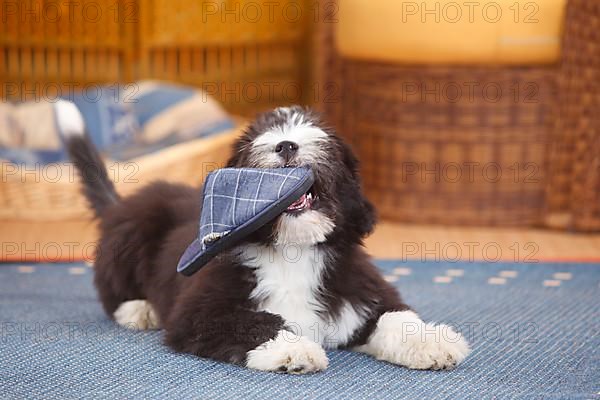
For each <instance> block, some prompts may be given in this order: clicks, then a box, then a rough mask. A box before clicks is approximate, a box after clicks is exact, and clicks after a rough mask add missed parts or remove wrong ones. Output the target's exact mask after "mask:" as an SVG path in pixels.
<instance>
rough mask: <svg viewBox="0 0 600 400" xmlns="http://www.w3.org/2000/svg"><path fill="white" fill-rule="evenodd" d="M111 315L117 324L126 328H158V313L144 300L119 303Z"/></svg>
mask: <svg viewBox="0 0 600 400" xmlns="http://www.w3.org/2000/svg"><path fill="white" fill-rule="evenodd" d="M113 317H114V318H115V321H116V322H117V324H119V325H121V326H124V327H125V328H128V329H137V330H145V329H159V328H160V323H159V320H158V315H157V314H156V311H154V308H153V307H152V305H151V304H150V303H149V302H148V301H146V300H130V301H126V302H124V303H121V305H120V306H119V308H117V311H115V312H114V314H113Z"/></svg>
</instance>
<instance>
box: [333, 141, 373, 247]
mask: <svg viewBox="0 0 600 400" xmlns="http://www.w3.org/2000/svg"><path fill="white" fill-rule="evenodd" d="M338 141H339V142H338V143H339V145H340V148H341V153H342V157H343V161H344V165H346V168H347V169H348V170H349V171H350V172H351V174H352V183H351V184H352V185H354V186H355V187H354V189H355V190H354V193H358V194H359V196H358V198H352V199H349V201H350V210H351V213H352V220H353V221H352V222H353V223H354V224H355V225H356V230H357V231H358V232H359V233H360V235H361V236H362V237H365V236H367V235H368V234H370V233H371V232H372V231H373V228H374V227H375V224H376V222H377V215H376V213H375V207H373V204H371V202H370V201H369V200H368V199H367V198H366V197H365V195H364V193H363V191H362V185H361V182H360V174H359V172H358V169H359V161H358V159H357V158H356V156H355V155H354V152H353V151H352V149H351V148H350V146H348V145H347V144H346V143H345V142H344V141H342V140H341V139H339V138H338Z"/></svg>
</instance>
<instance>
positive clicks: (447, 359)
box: [406, 324, 471, 370]
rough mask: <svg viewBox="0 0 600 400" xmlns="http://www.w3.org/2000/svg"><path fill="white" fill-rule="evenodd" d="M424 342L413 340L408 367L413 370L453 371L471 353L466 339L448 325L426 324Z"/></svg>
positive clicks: (407, 362) (407, 358) (407, 357)
mask: <svg viewBox="0 0 600 400" xmlns="http://www.w3.org/2000/svg"><path fill="white" fill-rule="evenodd" d="M424 325H425V331H426V334H425V336H424V337H423V338H422V340H411V344H410V345H411V347H412V350H413V352H412V354H410V355H407V356H406V366H407V367H408V368H413V369H435V370H439V369H452V368H454V367H456V366H457V365H458V364H460V363H461V362H462V361H463V360H464V359H465V358H466V357H467V355H469V353H470V352H471V350H470V348H469V344H468V343H467V341H466V340H465V339H464V337H463V336H462V335H461V334H459V333H457V332H456V331H455V330H454V329H453V328H452V327H451V326H448V325H443V324H441V325H433V324H424Z"/></svg>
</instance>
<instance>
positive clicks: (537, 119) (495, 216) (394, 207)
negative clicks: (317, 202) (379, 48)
mask: <svg viewBox="0 0 600 400" xmlns="http://www.w3.org/2000/svg"><path fill="white" fill-rule="evenodd" d="M598 13H599V12H598V4H597V2H591V1H588V2H585V1H572V2H570V3H569V10H568V15H567V20H568V21H567V24H566V26H567V28H566V34H565V40H564V45H563V47H564V49H565V50H564V54H563V66H562V68H559V67H558V66H553V65H549V66H547V67H497V66H496V67H494V66H490V67H473V66H439V67H425V66H407V65H395V64H383V63H378V62H369V61H357V60H351V59H347V58H342V57H339V56H338V55H337V54H336V51H335V46H334V40H333V31H334V29H333V26H332V24H321V25H320V27H319V29H320V31H319V38H320V50H319V51H320V55H321V56H320V59H321V68H322V69H323V70H322V71H321V74H320V79H322V82H321V86H322V87H324V88H325V89H326V90H325V95H324V96H323V98H321V99H320V100H321V104H320V106H321V108H322V109H323V110H324V111H325V113H326V114H327V116H328V117H329V118H330V119H331V120H332V121H333V122H334V124H335V126H336V127H337V128H338V129H339V131H340V133H341V134H342V135H343V136H345V137H346V138H347V139H348V140H349V141H350V142H351V143H352V144H353V146H354V147H355V150H356V151H357V153H358V155H359V158H360V159H361V162H362V172H363V175H364V180H365V186H366V189H367V192H368V195H369V196H370V197H371V198H372V200H374V201H375V203H376V204H377V206H378V210H379V212H380V214H381V215H382V216H383V217H387V218H392V219H394V220H399V221H410V222H419V223H443V224H466V225H511V226H540V225H544V224H545V225H548V226H554V227H561V228H566V227H571V228H573V229H577V230H597V229H600V219H599V217H598V215H600V214H599V207H600V201H599V200H598V199H599V197H600V186H599V182H600V171H599V169H598V165H600V161H599V159H598V157H599V156H598V154H599V152H598V150H595V152H594V149H598V148H599V147H600V144H599V139H598V135H599V134H598V129H599V128H598V126H600V123H599V122H598V121H599V119H598V118H599V115H600V114H599V113H598V110H600V101H599V100H598V98H599V97H598V96H600V94H599V93H600V92H599V91H598V82H599V81H600V79H599V78H598V77H599V73H600V72H599V66H600V48H599V46H600V41H599V38H598V35H600V34H599V32H600V30H599V29H598V28H599V26H598V25H599V22H598V21H599V19H598ZM559 72H560V73H559ZM559 78H560V79H559ZM558 115H560V119H559V118H558ZM557 120H559V121H560V122H559V124H557ZM557 126H558V129H557ZM582 204H585V206H582ZM557 211H558V212H557ZM561 212H562V213H565V212H568V215H567V217H568V219H565V218H564V216H563V215H561V214H560V213H561ZM556 217H558V218H556ZM569 221H572V222H571V223H570V224H569V223H568V222H569Z"/></svg>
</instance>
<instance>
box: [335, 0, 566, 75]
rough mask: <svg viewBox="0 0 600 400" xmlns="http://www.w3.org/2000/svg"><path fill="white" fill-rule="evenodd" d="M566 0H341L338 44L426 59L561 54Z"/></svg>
mask: <svg viewBox="0 0 600 400" xmlns="http://www.w3.org/2000/svg"><path fill="white" fill-rule="evenodd" d="M566 2H567V0H527V1H522V2H517V1H515V0H493V1H478V2H475V1H449V0H419V1H399V0H375V1H367V0H341V1H340V2H339V3H340V6H339V7H340V8H339V12H338V13H337V15H338V23H336V44H337V48H338V51H339V52H340V53H341V54H342V55H344V56H347V57H351V58H358V59H368V60H380V61H390V62H397V63H428V64H436V63H438V64H442V63H444V64H522V65H524V64H547V63H554V62H556V61H558V59H559V56H560V36H561V31H562V25H563V19H564V13H565V6H566Z"/></svg>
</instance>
